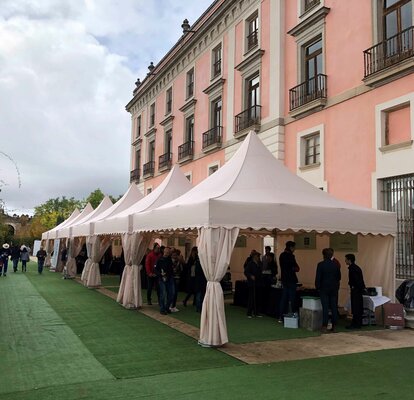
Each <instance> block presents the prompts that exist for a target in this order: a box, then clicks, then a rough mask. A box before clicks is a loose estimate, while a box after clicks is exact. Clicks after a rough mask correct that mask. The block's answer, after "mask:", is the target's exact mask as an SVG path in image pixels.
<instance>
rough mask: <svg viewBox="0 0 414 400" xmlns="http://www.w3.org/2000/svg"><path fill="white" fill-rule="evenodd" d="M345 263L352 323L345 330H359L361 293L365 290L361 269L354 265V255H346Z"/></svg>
mask: <svg viewBox="0 0 414 400" xmlns="http://www.w3.org/2000/svg"><path fill="white" fill-rule="evenodd" d="M345 263H346V265H348V271H349V282H348V283H349V287H350V288H351V312H352V322H351V324H350V325H348V326H346V328H347V329H361V326H362V313H363V310H364V302H363V297H362V295H363V293H364V290H365V282H364V276H363V274H362V269H361V268H360V267H359V266H358V265H356V264H355V255H354V254H346V255H345Z"/></svg>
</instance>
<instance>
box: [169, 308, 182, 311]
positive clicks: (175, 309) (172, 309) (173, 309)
mask: <svg viewBox="0 0 414 400" xmlns="http://www.w3.org/2000/svg"><path fill="white" fill-rule="evenodd" d="M170 311H171V312H178V311H180V310H179V309H178V308H177V307H171V308H170Z"/></svg>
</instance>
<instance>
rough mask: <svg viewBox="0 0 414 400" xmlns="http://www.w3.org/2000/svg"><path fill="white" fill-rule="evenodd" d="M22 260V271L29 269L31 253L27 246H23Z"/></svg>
mask: <svg viewBox="0 0 414 400" xmlns="http://www.w3.org/2000/svg"><path fill="white" fill-rule="evenodd" d="M20 260H22V272H26V271H27V262H28V261H30V255H29V252H28V251H27V247H26V246H22V247H21V252H20Z"/></svg>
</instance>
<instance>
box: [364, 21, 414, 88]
mask: <svg viewBox="0 0 414 400" xmlns="http://www.w3.org/2000/svg"><path fill="white" fill-rule="evenodd" d="M413 70H414V27H410V28H408V29H405V30H403V31H401V32H400V33H398V34H397V35H395V36H392V37H390V38H389V39H387V40H385V41H383V42H381V43H378V44H376V45H375V46H372V47H370V48H369V49H367V50H365V51H364V82H365V83H366V84H367V85H368V86H379V85H381V84H384V83H387V82H389V81H391V80H393V79H396V78H399V77H401V76H404V75H407V74H409V73H411V72H412V71H413Z"/></svg>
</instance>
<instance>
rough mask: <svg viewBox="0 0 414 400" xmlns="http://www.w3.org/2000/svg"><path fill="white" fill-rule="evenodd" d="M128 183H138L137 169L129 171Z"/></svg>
mask: <svg viewBox="0 0 414 400" xmlns="http://www.w3.org/2000/svg"><path fill="white" fill-rule="evenodd" d="M129 181H130V182H134V181H139V168H135V169H133V170H132V171H131V176H130V178H129Z"/></svg>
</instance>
